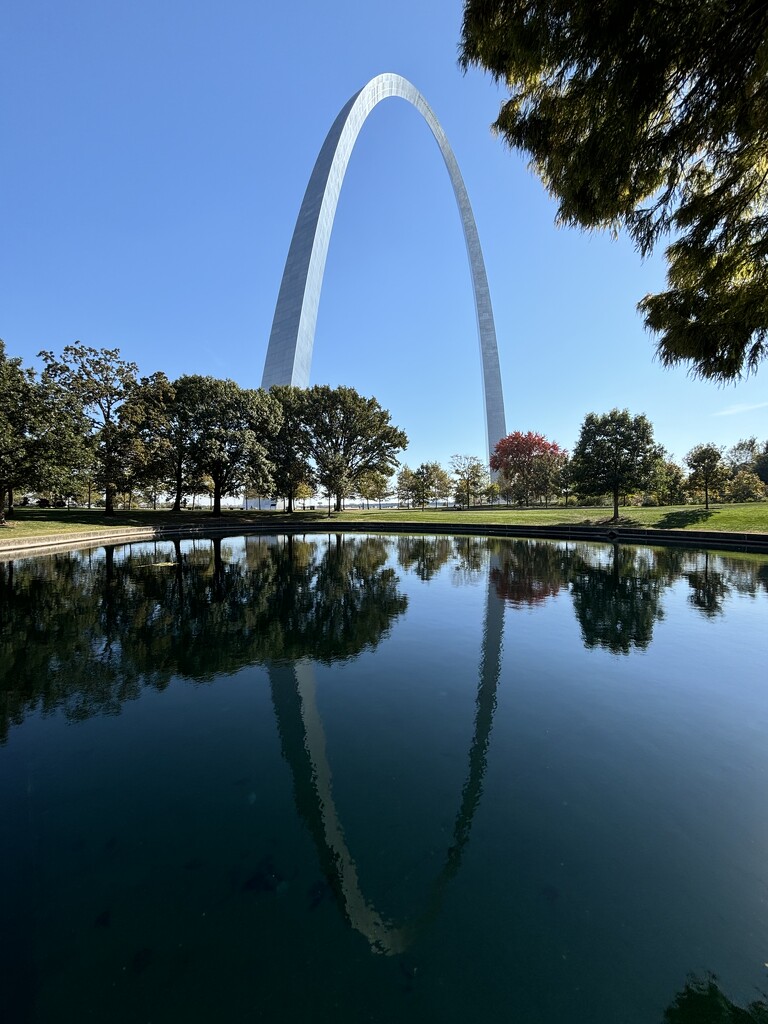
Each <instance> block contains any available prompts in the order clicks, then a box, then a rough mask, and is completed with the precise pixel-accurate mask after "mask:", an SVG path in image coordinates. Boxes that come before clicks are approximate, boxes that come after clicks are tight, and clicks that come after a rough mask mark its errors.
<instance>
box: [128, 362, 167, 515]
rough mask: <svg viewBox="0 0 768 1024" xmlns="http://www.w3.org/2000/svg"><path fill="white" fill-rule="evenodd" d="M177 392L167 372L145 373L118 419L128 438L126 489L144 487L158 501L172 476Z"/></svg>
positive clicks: (129, 490)
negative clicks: (173, 418)
mask: <svg viewBox="0 0 768 1024" xmlns="http://www.w3.org/2000/svg"><path fill="white" fill-rule="evenodd" d="M175 399H176V392H175V389H174V387H173V385H172V384H171V382H170V381H169V380H168V378H167V377H166V376H165V374H164V373H155V374H152V376H151V377H142V378H141V380H140V381H138V382H137V384H136V386H135V387H134V388H133V389H132V390H131V393H130V395H129V396H128V397H127V398H126V400H125V401H124V402H123V404H122V405H121V406H120V412H119V414H118V419H119V422H120V426H121V428H122V430H123V431H124V432H125V435H126V438H125V443H124V445H123V448H124V466H123V479H124V482H125V485H126V489H127V493H128V495H129V504H130V495H131V494H132V493H133V491H134V490H137V489H143V490H145V491H146V492H148V494H149V495H150V496H151V497H152V502H153V504H156V503H157V496H158V494H159V493H160V492H161V491H162V490H163V489H164V488H166V487H170V482H171V479H172V477H173V454H174V453H173V444H172V440H171V422H172V413H173V408H174V403H175Z"/></svg>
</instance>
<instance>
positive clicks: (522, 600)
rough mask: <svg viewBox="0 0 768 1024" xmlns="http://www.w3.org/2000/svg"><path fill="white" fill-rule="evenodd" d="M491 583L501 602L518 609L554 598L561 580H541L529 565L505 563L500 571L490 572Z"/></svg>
mask: <svg viewBox="0 0 768 1024" xmlns="http://www.w3.org/2000/svg"><path fill="white" fill-rule="evenodd" d="M491 581H492V582H493V585H494V587H495V588H496V593H497V594H498V595H499V597H500V598H501V600H502V601H507V602H508V603H509V604H511V605H515V606H517V607H520V606H522V605H529V606H530V605H534V604H541V603H542V602H543V601H546V599H547V598H548V597H555V596H556V595H557V594H558V593H559V591H560V583H561V580H560V579H557V578H554V577H550V578H546V577H544V578H542V576H541V575H539V574H537V573H536V572H534V567H533V566H530V565H524V566H520V565H515V564H512V563H510V562H506V563H505V564H504V567H503V568H502V569H492V570H491Z"/></svg>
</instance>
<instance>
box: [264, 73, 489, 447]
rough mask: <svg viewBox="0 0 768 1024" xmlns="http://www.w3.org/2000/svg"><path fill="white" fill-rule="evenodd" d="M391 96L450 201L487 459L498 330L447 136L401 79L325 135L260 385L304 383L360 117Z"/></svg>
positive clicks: (366, 91) (375, 92)
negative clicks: (443, 175)
mask: <svg viewBox="0 0 768 1024" xmlns="http://www.w3.org/2000/svg"><path fill="white" fill-rule="evenodd" d="M390 96H399V97H400V98H401V99H404V100H407V101H408V102H409V103H411V104H412V105H413V106H414V107H415V108H416V109H417V110H418V111H419V113H420V114H421V115H422V117H423V118H424V120H425V121H426V122H427V124H428V125H429V128H430V131H431V132H432V134H433V136H434V137H435V140H436V142H437V144H438V146H439V147H440V152H441V154H442V156H443V160H444V162H445V166H446V168H447V169H448V174H449V176H450V179H451V184H452V186H453V191H454V194H455V196H456V203H457V205H458V208H459V214H460V216H461V223H462V227H463V229H464V240H465V242H466V246H467V255H468V257H469V265H470V271H471V275H472V288H473V291H474V298H475V313H476V316H477V331H478V336H479V340H480V360H481V364H482V377H483V403H484V409H485V422H486V443H487V447H488V455H489V458H490V453H491V452H492V450H493V447H494V445H495V444H496V442H497V441H498V440H500V439H501V438H502V437H504V436H505V434H506V425H505V417H504V395H503V392H502V386H501V371H500V367H499V355H498V347H497V343H496V327H495V324H494V320H493V309H492V306H491V295H490V291H489V288H488V279H487V276H486V273H485V264H484V262H483V254H482V250H481V248H480V238H479V236H478V233H477V226H476V224H475V218H474V216H473V214H472V207H471V206H470V202H469V196H468V195H467V190H466V187H465V185H464V180H463V178H462V177H461V172H460V171H459V166H458V164H457V162H456V157H455V156H454V154H453V150H452V149H451V147H450V145H449V143H448V139H447V138H446V135H445V132H444V131H443V129H442V127H441V125H440V123H439V121H438V120H437V118H436V117H435V115H434V113H433V111H432V109H431V107H430V106H429V104H428V103H427V101H426V100H425V99H424V97H423V96H422V95H421V93H420V92H419V90H418V89H417V88H416V87H415V86H414V85H412V84H411V82H409V81H408V80H407V79H405V78H403V77H402V76H401V75H396V74H392V73H386V74H382V75H377V76H376V77H375V78H372V79H371V81H370V82H368V84H367V85H365V86H363V88H362V89H361V90H360V91H359V92H358V93H355V95H354V96H353V97H352V98H351V99H350V100H349V102H348V103H346V104H345V106H344V107H343V108H342V110H341V111H340V113H339V115H338V117H337V118H336V120H335V121H334V123H333V125H332V127H331V130H330V131H329V132H328V135H327V136H326V139H325V142H324V143H323V146H322V148H321V150H320V153H319V155H318V158H317V160H316V162H315V166H314V169H313V171H312V174H311V176H310V179H309V184H308V185H307V190H306V192H305V194H304V200H303V202H302V204H301V209H300V210H299V216H298V218H297V220H296V227H295V228H294V232H293V238H292V239H291V246H290V249H289V251H288V258H287V259H286V263H285V270H284V271H283V279H282V281H281V284H280V291H279V293H278V298H277V305H276V307H275V315H274V319H273V322H272V331H271V334H270V337H269V346H268V348H267V356H266V359H265V362H264V374H263V376H262V387H263V388H270V387H272V385H274V384H293V385H296V386H297V387H307V386H308V385H309V372H310V367H311V363H312V348H313V345H314V338H315V325H316V323H317V309H318V305H319V302H320V290H321V287H322V282H323V273H324V270H325V261H326V257H327V254H328V245H329V242H330V237H331V230H332V228H333V220H334V217H335V214H336V206H337V204H338V201H339V194H340V192H341V185H342V182H343V180H344V174H345V173H346V170H347V165H348V163H349V158H350V156H351V154H352V150H353V148H354V145H355V141H356V139H357V136H358V134H359V132H360V129H361V128H362V126H363V124H364V122H365V119H366V118H367V117H368V115H369V114H370V112H371V110H373V108H374V107H375V106H376V105H377V104H378V103H380V102H381V101H382V100H384V99H387V98H388V97H390Z"/></svg>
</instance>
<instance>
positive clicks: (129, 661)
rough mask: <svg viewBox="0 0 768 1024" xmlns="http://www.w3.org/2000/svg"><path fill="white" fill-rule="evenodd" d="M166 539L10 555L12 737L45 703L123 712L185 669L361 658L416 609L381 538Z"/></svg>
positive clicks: (7, 618) (4, 684) (6, 699)
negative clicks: (123, 549)
mask: <svg viewBox="0 0 768 1024" xmlns="http://www.w3.org/2000/svg"><path fill="white" fill-rule="evenodd" d="M157 550H158V549H156V552H157ZM159 550H160V554H159V555H158V554H157V553H155V554H154V555H153V553H152V551H148V550H147V549H146V547H143V548H141V549H140V551H139V552H137V553H136V554H133V553H130V552H129V553H128V554H125V555H123V556H122V557H121V554H120V549H115V548H112V547H108V548H105V549H104V551H103V552H102V553H94V554H89V555H77V554H73V553H70V554H64V555H56V556H53V557H51V558H47V559H40V560H33V559H29V560H23V561H20V562H6V563H0V737H4V736H5V735H6V734H7V730H8V727H9V725H10V724H11V723H12V722H19V721H21V720H22V719H23V717H24V715H25V713H27V712H28V711H30V710H33V709H39V710H43V711H50V710H52V709H53V708H55V707H64V709H65V711H66V714H67V715H68V716H69V717H71V718H85V717H88V716H89V715H92V714H95V713H98V712H112V713H116V712H117V711H119V709H120V705H121V704H122V702H123V701H124V700H127V699H130V698H133V697H136V696H137V695H138V693H139V692H140V690H141V688H142V686H153V687H155V688H157V689H163V688H164V687H165V686H167V685H168V682H169V681H170V680H171V679H172V678H173V677H174V676H182V677H185V678H189V679H195V680H208V679H212V678H213V677H214V676H215V675H217V674H221V673H231V672H235V671H237V670H238V669H240V668H242V667H243V666H245V665H249V664H254V663H263V662H265V661H278V660H281V659H289V660H294V659H298V658H306V657H312V658H314V659H315V660H319V661H324V662H331V661H335V660H337V659H339V658H349V657H354V656H355V655H357V654H359V653H360V652H361V651H362V650H364V649H366V648H373V647H375V646H376V645H377V644H378V643H379V642H380V641H381V639H382V637H383V636H384V635H385V634H386V632H387V630H388V629H389V627H390V625H391V622H392V620H393V619H395V618H396V617H397V616H399V615H401V614H403V612H404V611H405V609H406V607H407V598H406V597H405V596H404V595H401V594H400V592H399V590H398V580H397V576H396V574H395V572H394V570H392V569H391V568H388V567H386V565H385V563H386V557H387V542H386V541H384V540H382V539H380V538H376V537H363V538H350V537H342V536H338V537H336V538H334V539H330V538H329V540H328V543H327V544H325V545H321V544H320V543H319V542H318V541H317V540H312V541H304V540H299V539H295V538H293V537H286V538H283V539H282V540H281V541H278V542H275V541H274V540H272V539H262V538H247V539H246V548H245V554H244V555H243V556H242V557H240V556H238V557H233V554H232V549H231V547H230V546H229V545H228V544H227V542H226V541H224V542H222V540H221V539H220V538H216V539H214V540H211V541H196V542H195V543H194V544H193V545H192V546H191V547H190V546H189V545H188V544H184V545H182V543H181V542H180V541H176V542H175V544H174V545H173V547H172V548H169V546H168V545H166V546H165V547H161V548H160V549H159Z"/></svg>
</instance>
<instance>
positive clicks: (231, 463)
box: [190, 377, 282, 516]
mask: <svg viewBox="0 0 768 1024" xmlns="http://www.w3.org/2000/svg"><path fill="white" fill-rule="evenodd" d="M199 384H200V386H199V388H198V389H197V390H198V393H199V395H200V399H201V402H200V404H199V405H198V406H197V408H196V409H195V410H194V411H193V419H192V424H191V426H192V437H191V446H190V460H191V465H192V467H193V477H194V478H195V479H198V480H199V479H201V478H203V477H205V476H209V477H210V478H211V481H212V484H213V514H214V515H215V516H219V515H221V499H222V497H224V496H225V495H228V494H237V493H239V491H241V490H242V489H243V488H244V487H246V486H249V485H250V486H252V487H255V488H256V489H257V490H258V491H259V492H260V493H264V492H265V491H266V490H267V489H268V487H269V485H270V482H271V478H270V471H271V463H270V461H269V452H268V449H269V445H270V442H271V440H272V438H273V437H274V435H275V434H276V432H277V431H278V430H279V427H280V422H281V418H282V412H281V409H280V404H279V403H278V401H277V400H276V399H275V398H272V396H271V395H268V394H267V393H266V392H264V391H253V390H249V389H246V388H241V387H240V386H239V385H237V384H236V383H235V382H234V381H233V380H218V379H217V378H215V377H203V378H200V381H199Z"/></svg>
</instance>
